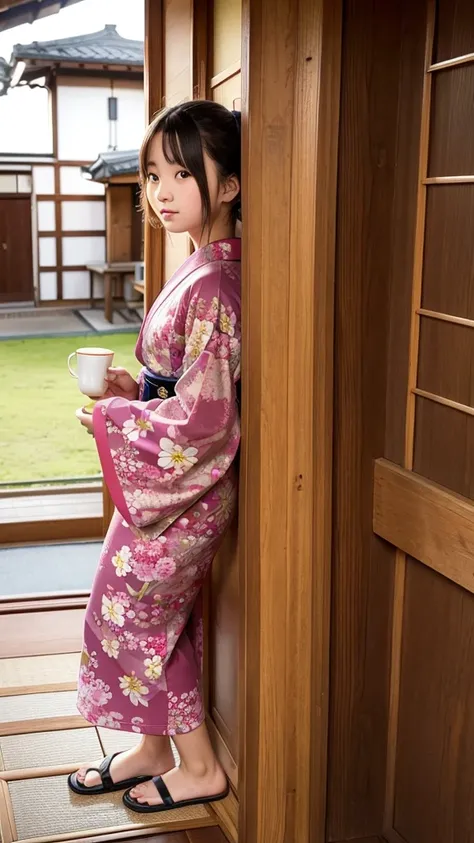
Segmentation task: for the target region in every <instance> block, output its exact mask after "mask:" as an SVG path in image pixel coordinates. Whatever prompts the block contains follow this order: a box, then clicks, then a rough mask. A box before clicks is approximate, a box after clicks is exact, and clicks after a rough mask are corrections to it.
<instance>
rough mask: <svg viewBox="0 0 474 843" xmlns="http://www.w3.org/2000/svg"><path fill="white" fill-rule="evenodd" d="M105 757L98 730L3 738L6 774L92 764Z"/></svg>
mask: <svg viewBox="0 0 474 843" xmlns="http://www.w3.org/2000/svg"><path fill="white" fill-rule="evenodd" d="M101 757H102V748H101V745H100V741H99V738H98V737H97V732H96V730H95V729H68V730H65V731H63V732H33V733H31V734H28V735H6V736H4V737H0V769H3V770H27V769H29V768H30V767H54V766H57V765H59V764H71V763H72V764H75V763H76V762H77V763H78V764H81V763H83V762H86V763H89V762H92V761H94V759H97V760H99V759H100V758H101ZM2 761H3V765H2Z"/></svg>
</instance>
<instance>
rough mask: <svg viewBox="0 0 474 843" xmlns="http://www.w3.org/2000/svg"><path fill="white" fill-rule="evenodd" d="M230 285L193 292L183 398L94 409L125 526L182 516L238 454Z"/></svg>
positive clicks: (236, 333) (212, 280)
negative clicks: (226, 288) (228, 288)
mask: <svg viewBox="0 0 474 843" xmlns="http://www.w3.org/2000/svg"><path fill="white" fill-rule="evenodd" d="M222 280H223V279H222V272H221V271H218V272H217V279H216V277H215V275H214V276H211V277H208V278H206V279H204V281H203V282H202V283H197V284H196V285H195V286H194V288H193V289H192V291H191V293H190V300H189V303H188V306H187V312H186V318H185V351H184V366H183V374H182V376H181V377H180V379H179V380H178V382H177V384H176V390H175V391H176V395H175V396H173V397H172V398H168V399H166V400H163V401H160V400H159V399H156V400H154V401H149V402H143V401H127V400H125V399H122V398H110V399H107V400H105V401H99V402H98V403H97V405H96V406H95V408H94V416H93V427H94V436H95V440H96V443H97V449H98V452H99V457H100V460H101V464H102V470H103V474H104V480H105V483H106V485H107V487H108V489H109V491H110V494H111V496H112V499H113V502H114V504H115V506H116V507H117V509H118V510H119V512H120V513H121V514H122V516H123V517H124V519H125V520H126V521H127V522H128V523H129V524H132V525H135V526H137V527H147V526H149V525H151V524H154V523H155V522H158V521H160V520H161V519H162V518H168V517H170V516H173V513H175V512H176V514H177V516H178V515H179V514H181V513H182V512H183V511H184V510H185V509H187V508H188V507H189V506H191V505H192V504H193V503H194V502H195V501H196V500H197V499H198V498H200V497H201V496H202V495H203V494H204V493H205V492H206V491H207V490H208V489H210V488H211V487H212V486H213V485H214V484H215V483H216V482H217V481H218V480H219V479H220V478H221V477H222V476H223V475H224V474H225V473H226V472H227V470H228V469H229V467H230V465H231V463H232V462H233V460H234V458H235V455H236V453H237V450H238V447H239V441H240V421H239V414H238V410H237V403H236V387H235V381H236V379H237V378H238V377H239V374H240V313H239V312H237V311H238V308H239V302H238V299H237V298H236V297H235V296H234V294H233V292H232V291H231V290H229V291H227V292H226V290H225V287H224V286H223V284H222Z"/></svg>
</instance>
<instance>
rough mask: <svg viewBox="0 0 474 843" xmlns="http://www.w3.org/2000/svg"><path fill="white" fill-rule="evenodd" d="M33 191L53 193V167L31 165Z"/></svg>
mask: <svg viewBox="0 0 474 843" xmlns="http://www.w3.org/2000/svg"><path fill="white" fill-rule="evenodd" d="M33 191H34V193H36V194H38V193H54V167H48V166H44V167H33Z"/></svg>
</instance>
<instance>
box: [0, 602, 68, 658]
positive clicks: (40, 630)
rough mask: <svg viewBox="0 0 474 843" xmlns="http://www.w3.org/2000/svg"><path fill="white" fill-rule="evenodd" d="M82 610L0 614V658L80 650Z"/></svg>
mask: <svg viewBox="0 0 474 843" xmlns="http://www.w3.org/2000/svg"><path fill="white" fill-rule="evenodd" d="M83 625H84V609H64V610H62V611H43V612H31V613H30V614H29V615H28V622H27V623H26V622H25V617H24V615H22V614H20V613H18V614H13V615H1V616H0V659H5V658H13V657H19V656H41V655H48V654H52V653H76V652H77V651H78V650H80V649H81V644H82V629H83Z"/></svg>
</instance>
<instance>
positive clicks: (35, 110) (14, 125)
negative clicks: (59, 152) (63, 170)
mask: <svg viewBox="0 0 474 843" xmlns="http://www.w3.org/2000/svg"><path fill="white" fill-rule="evenodd" d="M7 5H8V4H7ZM2 6H3V8H5V3H3V4H2ZM2 34H3V33H2ZM9 55H10V54H9V53H8V56H6V57H9ZM52 149H53V135H52V129H51V102H50V97H49V92H48V91H47V90H45V89H44V88H36V89H35V90H32V89H31V88H26V87H20V88H11V89H10V90H9V91H8V94H7V95H6V96H4V97H0V153H1V152H14V153H16V154H17V155H18V154H20V153H31V154H32V155H34V154H43V153H51V152H52Z"/></svg>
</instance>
